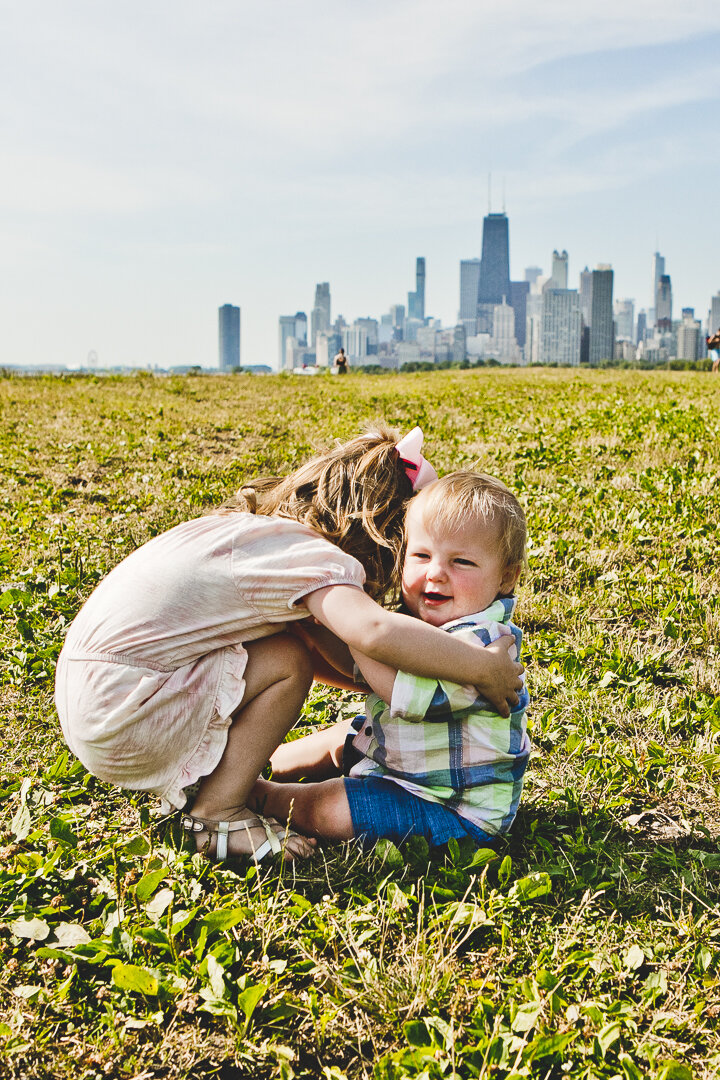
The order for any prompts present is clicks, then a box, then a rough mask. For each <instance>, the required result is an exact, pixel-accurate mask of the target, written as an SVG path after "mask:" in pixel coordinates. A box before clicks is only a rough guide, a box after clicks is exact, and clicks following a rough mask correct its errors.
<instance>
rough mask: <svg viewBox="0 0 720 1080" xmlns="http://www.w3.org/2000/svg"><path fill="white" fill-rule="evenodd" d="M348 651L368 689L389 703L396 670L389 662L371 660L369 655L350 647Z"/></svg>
mask: <svg viewBox="0 0 720 1080" xmlns="http://www.w3.org/2000/svg"><path fill="white" fill-rule="evenodd" d="M350 652H351V653H352V657H353V660H354V661H355V663H356V664H357V666H358V667H359V668H360V672H361V674H362V677H363V679H364V680H365V682H366V683H367V684H368V686H369V687H370V689H371V690H374V692H375V693H376V694H377V696H378V697H379V698H382V700H383V701H384V702H385V703H386V704H387V705H389V704H390V699H391V698H392V692H393V686H394V685H395V678H396V676H397V670H396V669H395V668H394V667H390V665H389V664H383V663H382V661H380V660H373V659H372V658H371V657H370V656H365V654H364V653H361V652H359V651H358V650H357V649H351V650H350Z"/></svg>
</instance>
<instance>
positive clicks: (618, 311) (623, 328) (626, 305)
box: [614, 300, 635, 341]
mask: <svg viewBox="0 0 720 1080" xmlns="http://www.w3.org/2000/svg"><path fill="white" fill-rule="evenodd" d="M614 312H615V331H616V333H617V336H618V337H619V338H624V340H625V341H634V340H635V338H634V335H633V331H634V329H635V301H634V300H616V301H615V304H614Z"/></svg>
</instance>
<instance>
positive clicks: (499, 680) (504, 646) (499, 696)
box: [478, 633, 525, 716]
mask: <svg viewBox="0 0 720 1080" xmlns="http://www.w3.org/2000/svg"><path fill="white" fill-rule="evenodd" d="M483 652H484V653H485V654H486V656H488V657H491V658H492V660H491V663H492V667H491V669H490V672H489V673H488V672H487V669H486V671H485V677H484V678H483V680H482V682H481V683H480V684H479V685H478V689H479V690H480V692H481V693H482V695H483V697H485V698H487V700H488V701H489V702H490V704H491V705H493V706H494V707H495V708H496V709H497V711H498V712H499V713H500V715H501V716H509V715H510V712H511V711H512V709H514V708H515V707H516V706H517V704H518V702H519V700H520V699H519V698H518V694H519V693H520V691H521V690H522V688H523V684H522V679H521V678H520V676H521V675H522V673H523V671H524V670H525V668H524V667H523V665H522V664H519V663H518V662H517V661H516V660H514V659H513V658H512V656H511V652H512V653H514V652H515V638H514V637H513V636H512V633H508V634H503V636H502V637H499V638H498V639H497V641H493V642H492V643H491V644H490V645H486V646H485V648H484V649H483Z"/></svg>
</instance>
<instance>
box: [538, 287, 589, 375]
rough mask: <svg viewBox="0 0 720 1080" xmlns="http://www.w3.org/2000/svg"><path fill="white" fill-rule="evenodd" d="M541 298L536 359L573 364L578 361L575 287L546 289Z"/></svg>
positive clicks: (579, 327) (578, 316)
mask: <svg viewBox="0 0 720 1080" xmlns="http://www.w3.org/2000/svg"><path fill="white" fill-rule="evenodd" d="M542 301H543V309H542V323H541V331H540V348H539V357H538V358H539V361H540V363H541V364H560V365H562V366H563V367H566V366H567V367H575V366H576V365H577V364H579V363H580V341H581V334H582V317H581V314H580V297H579V295H578V293H577V291H576V290H575V289H545V290H544V292H543V294H542Z"/></svg>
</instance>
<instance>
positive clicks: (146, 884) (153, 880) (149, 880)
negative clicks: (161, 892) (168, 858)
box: [135, 866, 170, 904]
mask: <svg viewBox="0 0 720 1080" xmlns="http://www.w3.org/2000/svg"><path fill="white" fill-rule="evenodd" d="M169 873H170V868H169V867H167V866H161V867H160V869H159V870H151V871H150V872H149V873H147V874H143V876H142V877H141V878H140V880H139V881H138V883H137V885H136V886H135V895H136V896H137V898H138V900H139V901H140V903H141V904H144V903H145V901H146V900H149V899H150V897H151V896H152V894H153V893H154V892H155V890H156V889H157V887H158V885H159V884H160V882H161V881H162V880H163V878H165V877H167V875H168V874H169Z"/></svg>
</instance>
